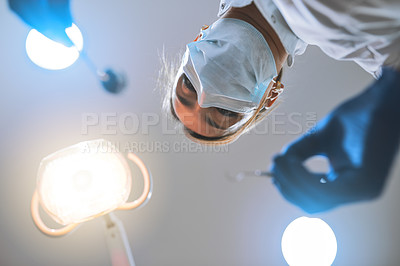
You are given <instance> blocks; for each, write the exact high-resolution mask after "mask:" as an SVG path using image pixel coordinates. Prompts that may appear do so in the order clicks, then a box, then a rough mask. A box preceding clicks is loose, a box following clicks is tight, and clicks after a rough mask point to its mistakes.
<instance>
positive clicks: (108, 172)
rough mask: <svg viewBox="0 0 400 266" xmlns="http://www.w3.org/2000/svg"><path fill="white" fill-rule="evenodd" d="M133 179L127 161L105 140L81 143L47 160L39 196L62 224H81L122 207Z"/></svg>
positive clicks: (41, 173) (43, 164)
mask: <svg viewBox="0 0 400 266" xmlns="http://www.w3.org/2000/svg"><path fill="white" fill-rule="evenodd" d="M131 184H132V177H131V172H130V168H129V166H128V163H127V161H126V160H125V158H124V157H123V156H122V155H121V154H120V153H119V152H118V150H117V148H116V147H115V146H114V145H113V144H112V143H111V142H108V141H106V140H102V139H99V140H91V141H85V142H81V143H78V144H76V145H73V146H70V147H68V148H65V149H62V150H60V151H57V152H55V153H53V154H50V155H49V156H47V157H45V158H44V159H43V160H42V161H41V163H40V167H39V171H38V177H37V192H38V195H39V198H40V201H41V203H42V207H43V208H44V209H45V210H46V211H47V213H48V214H49V215H50V216H51V217H53V219H54V220H55V221H57V222H58V223H60V224H63V225H68V224H73V223H81V222H84V221H86V220H89V219H91V218H93V217H97V216H99V215H102V214H104V213H108V212H110V211H112V210H114V209H116V208H118V207H119V206H121V205H123V204H124V203H125V202H126V201H127V199H128V197H129V194H130V192H131Z"/></svg>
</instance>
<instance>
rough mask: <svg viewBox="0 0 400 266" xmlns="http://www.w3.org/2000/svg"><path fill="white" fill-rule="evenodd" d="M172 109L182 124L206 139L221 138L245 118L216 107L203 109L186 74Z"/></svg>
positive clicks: (180, 82) (183, 76)
mask: <svg viewBox="0 0 400 266" xmlns="http://www.w3.org/2000/svg"><path fill="white" fill-rule="evenodd" d="M172 105H173V106H172V107H173V109H174V111H175V114H176V116H177V117H178V118H179V120H180V121H181V122H182V124H183V125H184V126H185V127H186V128H188V129H190V130H191V131H193V132H195V133H197V134H199V135H201V136H204V137H221V136H224V135H226V133H227V130H228V128H230V127H231V126H233V125H234V124H236V123H238V122H239V121H240V120H241V119H243V118H244V115H243V114H240V113H235V112H231V111H228V110H224V109H221V108H216V107H209V108H202V107H200V105H199V104H198V102H197V93H196V90H195V89H194V87H193V85H192V84H191V83H190V81H189V79H188V78H187V77H186V75H185V74H182V75H181V76H180V77H179V79H178V81H177V83H176V87H175V90H174V91H173V93H172Z"/></svg>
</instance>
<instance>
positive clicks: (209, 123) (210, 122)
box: [205, 114, 226, 130]
mask: <svg viewBox="0 0 400 266" xmlns="http://www.w3.org/2000/svg"><path fill="white" fill-rule="evenodd" d="M205 117H206V123H207V124H208V125H210V126H212V127H215V128H216V129H221V130H226V128H224V127H221V126H219V125H217V123H215V121H214V120H212V119H211V117H210V116H209V115H208V114H206V115H205Z"/></svg>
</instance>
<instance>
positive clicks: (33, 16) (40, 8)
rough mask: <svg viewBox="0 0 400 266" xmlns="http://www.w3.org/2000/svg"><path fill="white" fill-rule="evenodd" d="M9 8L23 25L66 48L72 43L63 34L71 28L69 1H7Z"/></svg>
mask: <svg viewBox="0 0 400 266" xmlns="http://www.w3.org/2000/svg"><path fill="white" fill-rule="evenodd" d="M8 4H9V7H10V9H11V10H12V11H14V12H15V13H16V14H17V15H18V16H19V17H20V18H21V19H22V20H23V21H24V22H25V23H27V24H28V25H29V26H31V27H32V28H34V29H36V30H37V31H39V32H40V33H42V34H43V35H45V36H46V37H48V38H50V39H52V40H54V41H56V42H60V43H62V44H64V45H66V46H68V47H69V46H72V45H73V43H72V42H71V40H70V39H69V37H68V35H67V34H66V33H65V29H66V28H68V27H71V26H72V15H71V11H70V7H69V0H8Z"/></svg>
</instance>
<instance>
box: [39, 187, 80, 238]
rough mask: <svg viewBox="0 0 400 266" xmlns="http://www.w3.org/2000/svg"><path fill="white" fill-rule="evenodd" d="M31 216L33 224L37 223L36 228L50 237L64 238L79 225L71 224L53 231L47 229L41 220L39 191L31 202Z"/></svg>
mask: <svg viewBox="0 0 400 266" xmlns="http://www.w3.org/2000/svg"><path fill="white" fill-rule="evenodd" d="M31 214H32V219H33V222H34V223H35V225H36V227H37V228H38V229H39V230H40V231H41V232H42V233H44V234H46V235H48V236H54V237H57V236H63V235H66V234H68V233H70V232H71V231H72V230H73V229H75V228H76V227H77V226H78V225H79V224H69V225H66V226H64V227H62V228H59V229H52V228H49V227H47V225H45V224H44V222H43V221H42V218H40V214H39V195H38V193H37V190H35V192H34V193H33V196H32V201H31Z"/></svg>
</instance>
